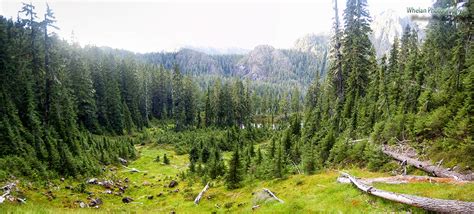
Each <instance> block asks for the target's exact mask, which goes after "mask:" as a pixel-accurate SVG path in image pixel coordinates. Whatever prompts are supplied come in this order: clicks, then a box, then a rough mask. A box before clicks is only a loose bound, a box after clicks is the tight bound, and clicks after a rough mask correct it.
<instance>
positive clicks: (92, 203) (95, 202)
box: [89, 198, 102, 207]
mask: <svg viewBox="0 0 474 214" xmlns="http://www.w3.org/2000/svg"><path fill="white" fill-rule="evenodd" d="M101 204H102V199H100V198H96V199H92V200H91V201H90V202H89V207H95V206H97V205H101Z"/></svg>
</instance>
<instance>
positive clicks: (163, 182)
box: [0, 0, 474, 212]
mask: <svg viewBox="0 0 474 214" xmlns="http://www.w3.org/2000/svg"><path fill="white" fill-rule="evenodd" d="M433 7H434V8H438V9H450V8H451V9H452V8H456V9H457V10H459V13H456V14H448V15H446V14H438V15H437V14H433V17H432V19H430V21H429V24H428V28H427V31H426V35H425V38H424V39H423V40H420V39H419V35H418V31H417V30H416V29H412V28H411V26H410V25H406V27H405V29H404V32H403V35H402V36H401V37H400V38H398V37H395V38H394V39H393V41H394V42H393V45H392V47H391V48H390V51H389V53H388V54H386V55H383V56H381V57H377V54H381V53H379V52H377V51H376V50H375V48H374V45H373V43H372V42H371V35H372V30H371V27H370V26H371V16H370V12H369V11H368V5H367V1H365V0H347V1H346V7H345V9H344V13H343V14H342V16H341V17H340V16H339V14H338V5H337V1H334V23H333V29H332V37H331V39H330V41H328V40H327V38H325V37H324V36H314V37H312V40H311V41H313V42H314V44H310V45H308V44H306V43H308V41H309V40H298V41H297V43H296V46H297V48H296V49H288V50H284V49H275V48H273V47H271V46H266V45H262V46H257V47H256V48H255V49H254V50H252V51H250V52H249V53H248V54H245V55H208V54H204V53H201V52H198V51H194V50H190V49H182V50H180V51H178V52H173V53H166V52H161V53H146V54H136V53H133V52H129V51H125V50H116V49H112V48H106V47H102V48H99V47H95V46H90V45H88V46H83V47H81V46H80V45H79V44H78V43H76V42H74V41H72V42H68V41H66V40H63V39H60V38H59V37H58V35H56V34H55V33H51V31H52V29H57V27H56V26H55V22H56V17H55V16H54V13H53V10H52V9H51V8H49V6H48V7H47V10H46V11H45V13H44V14H43V13H42V12H40V11H37V10H36V9H35V6H34V5H33V4H31V3H30V4H26V3H23V7H22V8H21V10H20V12H19V15H18V18H17V19H12V18H10V19H7V18H5V17H3V16H1V17H0V83H1V88H0V103H1V105H0V181H1V182H5V183H9V184H7V186H5V187H4V189H5V191H8V192H7V193H8V194H5V195H3V196H2V197H1V198H0V199H2V200H1V201H0V204H1V203H3V200H4V197H6V196H11V195H13V196H11V197H13V199H12V200H10V201H12V203H13V204H14V205H16V204H15V203H16V202H18V203H20V204H24V199H23V198H25V197H26V198H27V197H28V196H31V197H32V198H33V199H32V201H33V203H38V202H40V201H42V200H45V199H44V197H47V198H48V200H49V201H53V202H55V203H59V202H58V200H62V199H63V198H59V199H57V198H56V197H53V196H54V194H57V195H66V193H65V192H62V191H71V193H70V194H71V196H74V197H75V198H76V199H74V200H76V201H71V200H73V199H67V203H69V204H70V205H67V206H64V207H62V208H67V209H69V208H71V209H75V208H78V207H81V208H85V207H96V208H99V207H100V206H102V203H103V202H102V200H101V199H100V198H98V196H97V195H99V196H101V197H103V198H106V199H108V200H109V199H110V200H111V201H114V202H113V203H111V205H107V206H110V207H107V209H108V210H107V211H117V210H115V209H116V207H114V206H116V205H117V203H118V204H123V203H125V204H129V203H130V202H132V201H133V200H137V201H140V202H136V203H137V204H139V203H141V205H143V206H141V207H140V209H143V208H144V207H146V206H157V204H150V203H149V201H153V200H154V197H162V196H163V197H164V198H163V199H160V200H165V201H166V200H168V199H169V200H172V201H173V202H170V203H167V202H162V204H161V205H162V206H163V207H165V208H166V209H167V210H166V211H167V212H168V211H169V210H168V209H171V208H170V207H169V206H173V207H172V211H173V212H174V210H175V209H178V208H179V206H180V205H179V204H176V203H175V200H179V199H182V200H185V201H192V200H193V199H194V198H195V197H198V198H199V200H198V199H196V200H197V202H196V200H195V201H194V203H195V204H196V205H197V204H199V202H200V200H201V198H200V196H202V194H205V192H206V191H207V189H208V188H215V189H218V192H215V195H209V196H208V197H207V199H206V200H207V201H205V202H203V203H204V204H206V203H207V205H203V206H204V207H205V209H203V210H199V208H200V207H197V206H196V207H187V203H188V202H183V203H186V206H184V207H183V208H182V209H183V211H185V212H199V211H200V212H205V211H206V212H207V211H211V212H214V211H216V209H217V210H218V209H224V208H226V209H228V210H230V211H235V212H241V211H243V210H242V209H244V207H246V208H249V209H250V208H251V209H252V210H255V209H259V208H260V206H269V205H268V204H267V202H266V201H265V200H269V201H274V202H282V200H281V199H279V198H278V197H277V196H276V195H275V194H274V193H273V192H272V191H270V190H269V189H267V188H265V187H264V190H263V193H255V192H254V191H255V190H253V189H252V188H254V187H256V186H258V187H260V185H270V186H272V187H273V188H277V189H279V190H280V192H278V193H277V194H282V195H283V196H288V197H289V196H290V194H291V193H289V192H291V191H288V189H286V188H287V185H289V184H288V182H290V183H295V184H294V185H295V188H296V189H301V190H300V191H303V192H304V189H302V188H303V186H301V185H307V183H305V182H315V183H318V182H319V181H321V182H323V181H324V182H325V183H323V184H324V185H323V184H319V183H318V184H319V185H321V186H322V187H324V188H326V187H328V186H329V188H331V190H330V191H332V192H333V194H334V195H335V197H344V196H343V195H344V194H341V191H342V190H341V189H343V190H345V191H346V190H347V189H350V188H349V187H335V186H334V181H332V182H331V183H330V182H329V181H327V180H325V179H327V178H326V177H324V176H329V177H330V179H333V180H334V175H335V172H334V171H332V170H333V169H350V170H351V172H356V173H358V175H360V176H362V177H364V175H365V174H368V175H371V176H376V175H387V174H391V175H397V174H402V173H403V175H404V176H405V175H406V174H407V172H408V173H414V174H417V175H423V176H425V177H426V176H436V177H443V176H444V175H447V176H444V178H446V179H453V177H452V176H451V177H450V175H451V174H455V175H458V174H456V173H461V174H462V175H463V177H456V176H455V177H454V180H453V181H452V182H466V184H465V185H466V186H465V187H466V188H465V189H467V190H471V189H472V188H474V186H473V184H472V183H470V181H469V180H470V177H469V175H472V170H473V167H474V156H473V155H472V154H474V140H473V124H472V122H473V117H474V112H473V106H474V103H473V92H474V88H473V87H474V85H473V84H474V82H473V79H474V64H473V63H474V58H473V56H474V54H473V53H472V45H473V38H472V30H473V29H472V21H473V20H474V19H473V9H474V6H473V3H472V2H471V1H466V2H463V3H454V2H452V1H449V0H437V1H436V2H435V3H434V5H433ZM325 43H329V48H328V49H327V45H325ZM379 45H380V44H379ZM309 47H310V48H309ZM318 53H319V54H318ZM397 152H398V153H401V154H400V155H398V153H397ZM393 154H395V155H393ZM407 154H408V155H407ZM399 156H400V157H402V158H396V157H399ZM406 156H408V157H409V158H412V159H413V160H415V161H418V160H419V161H422V162H420V163H423V165H424V164H425V163H429V164H427V165H428V166H429V167H431V165H436V167H434V166H433V167H432V168H430V169H434V170H432V171H429V170H424V168H427V167H426V166H421V164H419V165H420V166H416V164H415V165H414V164H410V163H412V162H414V161H409V159H408V158H406ZM410 160H411V159H410ZM397 161H400V162H401V165H399V164H397ZM423 161H426V162H423ZM430 161H431V162H430ZM435 162H436V163H435ZM407 163H408V165H413V166H411V167H409V168H408V169H407V166H406V165H407ZM416 163H418V162H416ZM431 163H435V164H431ZM132 166H133V168H132ZM135 167H137V168H135ZM139 167H141V168H139ZM122 168H123V171H122ZM416 168H418V169H416ZM370 171H372V172H370ZM402 171H403V172H402ZM423 171H427V172H423ZM439 171H442V172H443V173H444V174H442V173H439ZM148 173H150V174H148ZM384 173H385V174H384ZM314 174H316V175H314ZM343 175H345V176H346V177H347V179H349V180H350V181H349V182H352V183H354V184H356V186H357V187H359V185H357V183H356V182H357V180H355V179H356V178H355V177H352V176H350V175H349V174H343ZM464 175H466V176H465V177H464ZM97 177H98V178H99V179H97ZM313 178H317V179H320V180H318V181H312V180H311V179H313ZM464 178H466V179H464ZM473 178H474V177H473ZM18 179H19V180H22V179H23V180H24V182H22V181H18ZM293 179H296V180H293ZM429 179H430V180H429V181H430V183H431V181H432V180H431V177H429ZM13 180H16V181H13ZM84 180H86V182H84ZM99 180H100V181H99ZM293 181H294V182H293ZM338 181H339V179H338ZM15 182H16V183H15ZM26 182H36V183H35V184H31V183H29V184H27V183H26ZM61 182H66V183H61ZM150 182H151V183H150ZM178 182H179V183H180V184H178ZM280 182H281V183H280ZM285 182H286V183H285ZM449 182H451V180H449ZM139 183H143V184H142V185H140V184H139ZM201 183H202V184H203V186H204V185H205V188H204V190H202V191H200V190H199V191H200V192H197V191H198V190H197V189H201V188H202V187H201V186H198V187H196V185H200V184H201ZM155 184H156V187H155V186H154V185H155ZM280 184H281V185H283V184H284V185H285V186H278V185H280ZM463 184H464V183H463ZM12 185H13V186H18V188H23V189H24V191H25V192H26V193H25V192H22V191H19V190H17V192H19V193H18V194H17V195H15V194H14V193H12V194H11V195H10V192H13V191H14V188H13V187H11V186H12ZM34 185H36V186H34ZM55 185H56V186H57V187H58V188H56V189H55V187H54V186H55ZM65 185H66V186H65ZM177 185H181V186H179V187H180V188H184V189H181V192H180V189H179V188H175V187H176V186H177ZM291 185H293V184H291ZM341 185H342V184H341ZM364 185H365V184H364ZM407 185H408V184H407ZM63 186H65V187H64V188H62V187H63ZM161 186H164V189H163V190H160V191H165V192H160V193H158V192H156V191H158V190H157V189H158V188H161ZM298 186H300V187H298ZM321 186H320V187H321ZM102 187H103V189H100V188H102ZM382 187H384V186H382ZM18 188H17V189H18ZM35 188H36V189H35ZM38 188H40V189H41V190H44V191H45V192H47V193H45V194H44V195H43V196H41V197H43V199H39V198H40V196H38V195H34V193H32V192H34V191H35V190H37V189H38ZM127 188H129V189H127ZM171 188H175V189H173V190H172V189H171ZM289 188H292V187H289ZM305 188H306V187H305ZM308 188H309V187H308ZM312 188H315V187H314V185H313V186H312ZM332 188H333V189H332ZM371 188H373V187H372V186H371V187H370V188H369V189H368V190H367V191H366V192H367V193H369V194H371V192H370V191H371ZM406 188H407V191H409V190H416V188H418V186H411V187H410V186H408V187H406ZM410 188H412V189H410ZM430 188H431V187H430ZM433 188H435V187H433ZM457 188H458V187H449V188H448V187H446V189H444V190H445V191H450V190H452V189H454V190H453V191H454V193H453V194H451V193H446V195H448V196H446V197H444V196H443V194H444V192H436V193H433V195H434V196H438V195H441V196H442V197H444V198H446V199H450V200H454V199H456V200H458V199H459V200H464V201H472V200H474V196H473V195H472V193H471V194H470V195H467V196H462V194H461V193H459V194H457V193H458V192H459V191H462V190H460V189H457ZM236 189H237V190H239V189H240V190H242V191H243V190H245V191H252V194H251V195H252V197H254V200H253V202H252V203H253V204H252V206H248V205H247V202H245V199H242V198H241V197H242V196H240V193H239V194H238V195H237V196H236V195H232V197H234V198H238V199H235V200H238V201H239V204H237V205H235V206H234V205H233V204H234V201H231V202H228V203H225V204H222V203H224V201H227V200H229V198H232V197H231V196H230V195H229V194H234V193H235V192H233V191H236ZM104 191H105V192H104ZM216 191H217V190H216ZM328 191H329V190H328ZM439 191H441V190H439ZM198 193H199V194H198ZM254 193H255V194H254ZM353 193H354V192H351V193H350V194H353ZM29 194H31V195H29ZM96 194H97V195H96ZM262 194H263V195H266V196H261V195H262ZM301 194H303V195H304V196H303V197H310V196H309V195H306V194H313V193H310V192H304V193H301ZM350 194H349V195H350ZM354 194H355V193H354ZM25 195H26V196H25ZM248 195H250V192H249V194H248ZM86 196H87V200H89V202H87V203H84V202H83V201H82V200H86V199H84V198H86ZM292 196H293V197H295V198H297V197H298V196H294V195H292ZM430 196H432V195H427V196H426V197H430ZM22 197H23V198H22ZM35 197H38V198H35ZM166 197H167V198H166ZM213 197H215V198H217V199H218V201H212V200H217V199H214V198H213ZM259 197H264V199H263V201H264V202H262V201H261V200H262V199H261V198H259ZM354 197H356V196H354ZM363 197H367V196H363ZM65 198H67V196H66V197H65ZM177 198H178V199H177ZM99 199H100V203H99V202H98V201H99ZM190 199H191V200H190ZM35 200H36V201H35ZM65 200H66V199H65ZM141 200H148V202H143V201H141ZM203 200H204V199H203ZM221 200H224V201H221ZM230 200H234V199H230ZM241 200H242V202H240V201H241ZM291 200H296V199H290V201H291ZM308 200H309V199H308ZM339 200H340V201H339V202H341V201H342V200H344V199H339ZM366 200H367V201H368V200H369V199H368V198H367V199H366ZM14 201H16V202H14ZM168 202H169V201H168ZM81 203H82V204H81ZM189 203H190V204H191V203H192V202H189ZM211 203H212V204H211ZM219 203H221V204H219ZM294 203H295V204H291V203H290V205H276V206H277V207H276V208H275V209H277V208H278V206H283V208H285V211H283V212H291V211H294V210H296V211H298V212H317V211H324V210H325V209H324V207H323V208H322V209H321V208H317V209H315V208H314V207H312V208H308V209H306V210H305V208H304V207H305V206H308V207H310V206H309V205H305V204H301V203H303V202H299V201H297V202H296V201H295V202H294ZM358 203H364V204H365V203H366V202H360V201H357V202H352V204H353V206H354V210H351V209H347V208H342V207H341V208H337V209H339V211H341V210H343V211H345V212H354V211H356V212H357V211H358V212H364V211H375V212H387V211H394V210H395V211H414V212H417V211H421V210H418V209H417V208H416V209H415V208H412V207H407V206H399V205H397V204H396V203H394V202H390V203H388V204H386V201H384V202H380V201H376V202H369V203H368V204H369V205H370V204H371V203H377V204H379V205H380V207H363V209H362V208H360V207H357V204H358ZM459 203H464V202H459ZM466 203H467V206H468V207H469V206H471V208H472V209H474V208H473V207H474V205H472V202H466ZM469 203H471V204H469ZM209 204H211V205H209ZM214 204H215V205H214ZM282 204H283V203H282ZM405 204H409V203H405ZM326 205H327V204H326ZM369 205H368V206H369ZM1 206H2V205H0V210H1V209H2V207H1ZM55 206H57V205H53V207H55ZM136 206H139V205H136ZM286 206H289V207H286ZM415 206H416V205H415ZM336 207H337V206H336ZM418 207H421V208H423V209H426V210H431V211H433V210H434V211H438V210H435V209H432V208H426V207H423V206H418ZM7 208H8V209H13V211H15V209H17V208H16V207H15V206H13V207H7ZM30 208H31V207H29V208H27V209H30ZM56 208H57V207H56ZM19 209H21V208H19ZM157 209H158V208H157ZM187 209H190V210H187ZM263 209H267V210H266V211H269V212H272V211H275V210H272V209H273V207H269V208H268V207H267V208H263ZM329 210H330V211H334V212H335V211H338V210H334V209H329ZM10 211H11V210H10ZM17 211H18V210H17ZM159 211H161V212H163V211H164V210H159ZM247 211H249V210H247ZM461 211H466V210H461ZM51 212H54V211H51ZM143 212H147V211H146V209H145V210H144V211H143ZM148 212H149V211H148Z"/></svg>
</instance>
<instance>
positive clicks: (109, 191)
mask: <svg viewBox="0 0 474 214" xmlns="http://www.w3.org/2000/svg"><path fill="white" fill-rule="evenodd" d="M104 193H105V194H112V190H110V189H107V190H105V191H104Z"/></svg>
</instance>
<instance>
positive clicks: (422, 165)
mask: <svg viewBox="0 0 474 214" xmlns="http://www.w3.org/2000/svg"><path fill="white" fill-rule="evenodd" d="M382 152H383V153H384V154H386V155H388V156H390V157H392V158H393V159H396V160H398V161H401V162H406V164H409V165H411V166H414V167H416V168H418V169H421V170H423V171H425V172H428V173H431V174H433V175H434V176H436V177H442V178H454V179H456V180H463V181H472V180H474V175H473V174H472V173H471V174H467V175H463V174H460V173H458V172H455V171H450V170H448V169H446V168H444V167H440V166H435V165H432V164H430V163H429V162H427V161H419V160H417V159H414V158H410V157H408V156H405V155H402V154H398V153H396V152H394V151H391V150H390V149H389V148H388V147H387V146H384V147H383V148H382Z"/></svg>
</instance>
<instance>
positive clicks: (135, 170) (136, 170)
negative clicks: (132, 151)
mask: <svg viewBox="0 0 474 214" xmlns="http://www.w3.org/2000/svg"><path fill="white" fill-rule="evenodd" d="M122 166H123V167H124V168H125V169H128V172H132V173H135V172H147V171H141V170H138V169H137V168H129V167H127V166H125V165H122Z"/></svg>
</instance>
